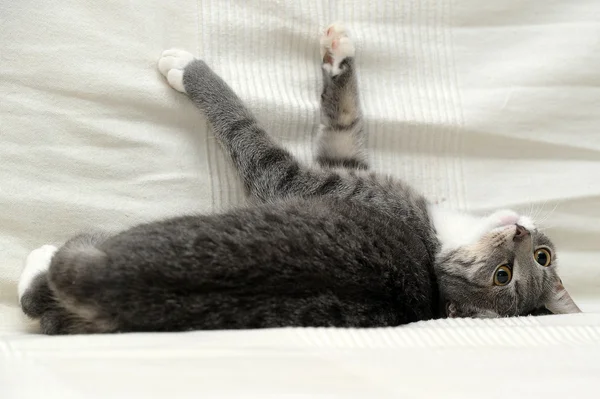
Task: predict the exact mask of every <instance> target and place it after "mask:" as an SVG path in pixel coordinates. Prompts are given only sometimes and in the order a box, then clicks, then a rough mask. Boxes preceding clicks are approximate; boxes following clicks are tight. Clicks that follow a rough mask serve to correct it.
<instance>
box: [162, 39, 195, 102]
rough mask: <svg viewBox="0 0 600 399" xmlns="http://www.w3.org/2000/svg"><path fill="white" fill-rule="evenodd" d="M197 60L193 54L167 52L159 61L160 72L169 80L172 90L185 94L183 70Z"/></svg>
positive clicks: (164, 52) (182, 51) (174, 51)
mask: <svg viewBox="0 0 600 399" xmlns="http://www.w3.org/2000/svg"><path fill="white" fill-rule="evenodd" d="M195 59H196V58H195V57H194V55H193V54H191V53H189V52H187V51H184V50H179V49H170V50H165V51H163V53H162V55H161V57H160V59H159V60H158V70H159V71H160V73H162V74H163V75H164V76H165V77H166V78H167V81H168V82H169V85H170V86H171V87H172V88H174V89H175V90H177V91H180V92H182V93H185V92H186V91H185V87H184V85H183V70H184V69H185V67H186V66H187V65H188V64H189V63H190V62H192V61H194V60H195Z"/></svg>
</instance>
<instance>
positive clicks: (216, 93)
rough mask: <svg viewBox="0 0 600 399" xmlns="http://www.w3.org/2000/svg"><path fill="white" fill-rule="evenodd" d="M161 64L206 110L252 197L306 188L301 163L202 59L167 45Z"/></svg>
mask: <svg viewBox="0 0 600 399" xmlns="http://www.w3.org/2000/svg"><path fill="white" fill-rule="evenodd" d="M158 68H159V70H160V71H161V72H162V73H163V75H165V76H166V77H167V80H168V81H169V84H170V85H171V86H172V87H173V88H174V89H176V90H178V91H180V92H183V93H186V94H188V95H189V97H190V98H191V99H192V101H193V102H194V103H195V104H196V105H197V106H198V108H200V110H202V111H203V113H204V114H205V115H206V117H207V118H208V121H209V122H210V124H211V125H212V129H213V131H214V134H215V136H216V138H217V139H218V140H219V142H220V143H221V145H222V147H223V148H224V149H225V150H226V151H227V152H228V153H229V155H230V156H231V159H232V160H233V163H234V164H235V166H236V168H237V170H238V173H239V174H240V177H241V179H242V182H243V184H244V186H245V188H246V190H247V192H248V193H249V194H250V195H251V196H253V197H255V198H257V199H259V200H262V201H268V200H270V199H273V198H274V197H280V196H285V195H289V194H298V193H301V192H302V190H303V187H302V184H301V182H300V181H301V180H302V179H303V177H302V176H301V175H302V172H303V171H302V170H301V169H302V168H301V166H300V164H299V162H298V161H297V160H296V159H295V158H294V157H293V156H292V154H290V153H289V152H288V151H286V150H285V149H284V148H282V147H280V146H279V145H277V144H276V143H275V142H274V141H273V140H272V139H271V138H270V137H269V135H268V134H267V133H266V132H265V131H264V130H263V129H262V128H261V127H260V126H259V125H258V122H257V121H256V119H255V118H254V116H253V115H252V114H251V113H250V111H249V110H248V109H247V108H246V107H245V106H244V104H243V103H242V101H241V100H240V99H239V98H238V96H237V95H236V94H235V93H234V92H233V91H232V90H231V88H230V87H229V86H228V85H227V84H226V83H225V82H224V81H223V80H222V79H221V78H220V77H219V76H218V75H217V74H215V73H214V72H213V71H212V70H211V69H210V68H209V67H208V66H207V65H206V64H205V63H204V61H201V60H198V59H195V58H194V57H193V56H192V55H191V54H190V53H188V52H185V51H182V50H167V51H165V52H164V53H163V55H162V57H161V58H160V60H159V64H158Z"/></svg>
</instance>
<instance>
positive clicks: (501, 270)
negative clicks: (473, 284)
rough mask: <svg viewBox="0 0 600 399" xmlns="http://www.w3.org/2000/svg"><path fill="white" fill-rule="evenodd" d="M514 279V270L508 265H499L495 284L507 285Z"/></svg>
mask: <svg viewBox="0 0 600 399" xmlns="http://www.w3.org/2000/svg"><path fill="white" fill-rule="evenodd" d="M510 280H512V270H510V267H508V265H502V266H498V268H497V269H496V271H495V272H494V285H500V286H502V285H506V284H508V283H510Z"/></svg>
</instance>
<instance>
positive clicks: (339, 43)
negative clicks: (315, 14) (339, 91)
mask: <svg viewBox="0 0 600 399" xmlns="http://www.w3.org/2000/svg"><path fill="white" fill-rule="evenodd" d="M354 51H355V49H354V43H353V42H352V39H350V38H349V37H348V31H347V29H346V28H345V27H344V25H342V24H340V23H334V24H331V25H329V27H328V28H327V29H326V30H325V33H324V34H323V36H322V37H321V59H322V60H323V69H325V70H326V71H327V72H329V73H331V75H332V76H336V75H338V74H339V73H340V72H342V71H343V68H341V67H340V64H341V63H342V61H344V60H345V59H346V58H349V57H354Z"/></svg>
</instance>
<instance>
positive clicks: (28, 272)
mask: <svg viewBox="0 0 600 399" xmlns="http://www.w3.org/2000/svg"><path fill="white" fill-rule="evenodd" d="M56 251H57V248H56V247H55V246H54V245H43V246H41V247H39V248H38V249H34V250H33V251H31V253H30V254H29V255H27V259H26V260H25V266H24V267H23V270H22V271H21V277H19V285H18V294H19V303H21V298H22V297H23V294H24V293H25V291H27V288H29V285H30V284H31V282H32V281H33V279H34V278H35V277H36V276H37V275H38V274H40V273H43V272H45V271H46V270H48V268H49V267H50V262H51V261H52V257H53V256H54V254H55V253H56Z"/></svg>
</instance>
